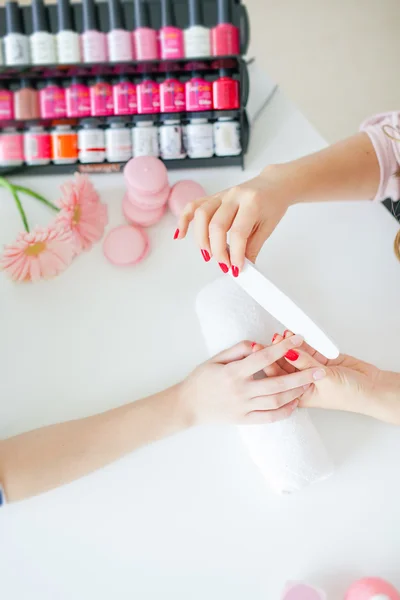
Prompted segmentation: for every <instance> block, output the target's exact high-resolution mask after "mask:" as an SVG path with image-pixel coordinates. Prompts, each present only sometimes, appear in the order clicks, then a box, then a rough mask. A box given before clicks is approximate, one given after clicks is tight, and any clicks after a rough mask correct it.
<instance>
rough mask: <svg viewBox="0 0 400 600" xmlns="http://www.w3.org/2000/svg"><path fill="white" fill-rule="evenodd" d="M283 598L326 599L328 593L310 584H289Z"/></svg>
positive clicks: (287, 599)
mask: <svg viewBox="0 0 400 600" xmlns="http://www.w3.org/2000/svg"><path fill="white" fill-rule="evenodd" d="M281 600H326V595H325V594H324V593H323V592H322V591H320V590H317V589H315V588H313V587H311V586H310V585H307V584H305V583H298V584H293V585H290V586H288V587H287V588H286V590H285V591H284V593H283V595H282V597H281Z"/></svg>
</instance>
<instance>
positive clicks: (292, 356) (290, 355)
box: [285, 350, 300, 362]
mask: <svg viewBox="0 0 400 600" xmlns="http://www.w3.org/2000/svg"><path fill="white" fill-rule="evenodd" d="M299 356H300V354H299V353H298V352H296V350H288V351H287V352H286V354H285V358H287V359H288V360H291V361H292V362H294V361H295V360H297V359H298V358H299Z"/></svg>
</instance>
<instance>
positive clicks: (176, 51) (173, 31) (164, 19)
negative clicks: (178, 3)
mask: <svg viewBox="0 0 400 600" xmlns="http://www.w3.org/2000/svg"><path fill="white" fill-rule="evenodd" d="M159 39H160V54H161V58H164V59H168V58H169V59H174V58H183V57H184V56H185V50H184V43H183V31H182V29H179V27H176V23H175V16H174V13H173V7H172V2H171V0H161V29H160V31H159Z"/></svg>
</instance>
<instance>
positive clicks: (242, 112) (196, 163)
mask: <svg viewBox="0 0 400 600" xmlns="http://www.w3.org/2000/svg"><path fill="white" fill-rule="evenodd" d="M145 1H146V2H147V3H148V4H149V8H150V16H151V25H152V27H153V28H154V29H157V30H158V29H159V27H160V23H161V13H160V3H159V2H156V1H153V0H145ZM231 3H232V5H231V13H232V23H233V24H234V25H236V26H237V27H238V28H239V32H240V52H241V55H235V56H210V57H199V58H181V59H178V60H176V59H175V60H173V61H170V60H152V61H137V60H135V61H129V62H124V63H111V62H107V63H92V64H84V63H81V64H72V65H64V64H63V65H46V66H40V65H26V66H18V67H15V66H3V65H2V66H0V83H2V82H3V83H7V85H10V87H11V88H12V87H13V86H15V87H18V84H19V83H20V81H21V80H26V79H29V80H32V81H34V82H35V83H36V82H37V83H39V82H43V80H47V79H56V80H57V81H59V82H60V81H61V82H63V85H65V84H66V82H67V81H69V80H70V79H71V78H73V77H82V78H84V79H88V80H90V79H93V78H95V77H98V76H101V77H104V78H109V79H110V81H114V80H116V79H118V77H119V76H121V75H128V76H131V77H132V80H133V81H134V80H135V79H140V78H141V77H142V76H143V74H151V76H152V77H153V78H155V79H156V80H160V81H162V80H163V78H165V74H166V73H167V72H168V73H171V74H173V75H174V77H176V78H177V79H179V80H181V81H183V82H185V81H187V80H188V79H190V76H191V73H192V72H193V71H196V72H198V73H199V74H200V75H201V77H203V78H204V79H206V80H209V81H214V80H216V79H217V78H218V74H219V70H220V69H222V68H223V69H229V71H230V73H231V76H232V77H233V78H235V79H238V80H239V84H240V106H239V108H238V109H237V110H234V111H232V110H229V111H216V110H213V111H207V112H205V111H204V112H203V111H201V112H200V111H199V112H195V113H194V112H193V113H188V112H179V113H170V117H171V119H180V121H181V122H182V124H185V123H186V122H188V121H189V119H190V118H193V117H194V116H196V117H203V118H206V119H208V120H209V121H211V122H212V121H216V120H217V119H218V118H220V117H223V116H225V115H227V116H229V117H231V118H232V117H233V118H235V120H237V121H238V122H239V125H240V138H241V139H240V141H241V153H240V154H239V155H237V156H212V157H210V158H183V159H173V160H165V161H164V162H165V165H166V167H167V168H168V169H182V168H186V169H191V168H209V167H225V166H240V167H242V168H244V156H245V154H246V151H247V148H248V143H249V136H250V126H249V121H248V118H247V114H246V104H247V100H248V96H249V77H248V70H247V65H246V62H245V60H244V59H243V55H244V54H245V53H246V51H247V48H248V44H249V37H250V30H249V21H248V16H247V11H246V8H245V6H244V5H243V4H242V3H241V0H231ZM173 4H174V11H175V18H176V24H177V26H178V27H182V28H183V29H184V28H185V27H186V26H187V22H188V10H187V2H185V1H184V0H173ZM71 6H72V8H73V11H74V18H75V23H76V27H77V31H78V33H81V30H82V7H81V5H80V4H79V3H78V4H72V5H71ZM122 7H123V13H124V17H125V23H126V28H127V29H129V30H132V29H133V2H132V0H122ZM97 8H98V18H99V24H100V29H101V30H102V31H104V32H107V3H106V2H99V3H98V4H97ZM202 9H203V18H204V25H205V26H207V27H210V28H211V27H213V26H214V25H215V23H216V22H217V0H203V2H202ZM47 10H48V11H49V21H50V25H51V30H52V32H53V33H55V32H56V30H57V7H56V5H48V6H47ZM22 16H23V21H24V24H25V32H26V33H27V34H28V35H29V34H30V30H31V22H30V19H31V15H30V7H29V6H27V7H22ZM4 21H5V15H4V8H3V7H0V36H3V35H4V31H3V30H2V29H3V26H4ZM162 114H163V115H165V113H162ZM160 116H161V114H158V113H157V114H153V115H150V117H154V118H155V121H156V122H157V120H158V118H159V117H160ZM132 117H133V116H126V117H123V119H124V121H125V122H126V123H132ZM164 118H165V117H164ZM96 120H98V121H100V123H101V125H100V126H104V127H105V126H106V125H107V123H108V117H100V118H99V117H96ZM61 121H62V122H63V123H65V124H69V125H72V126H74V127H79V119H68V118H65V119H64V118H63V119H61V120H60V119H57V121H56V122H57V124H59V123H60V122H61ZM29 124H32V122H26V121H20V120H13V121H1V120H0V133H1V131H2V130H3V129H4V128H6V127H15V128H17V129H18V130H25V129H26V127H27V125H29ZM35 124H38V125H42V126H44V127H45V128H49V129H51V128H52V127H53V124H54V121H52V120H46V119H35ZM124 165H125V163H114V162H113V163H111V162H110V163H109V162H104V163H93V164H92V163H80V162H76V163H73V164H53V163H50V164H47V165H27V164H23V165H18V166H3V167H1V166H0V175H3V176H5V175H12V174H18V175H55V174H70V173H73V172H76V171H79V172H82V173H115V172H120V171H121V170H122V169H123V167H124Z"/></svg>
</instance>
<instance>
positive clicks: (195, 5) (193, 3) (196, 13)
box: [189, 0, 203, 27]
mask: <svg viewBox="0 0 400 600" xmlns="http://www.w3.org/2000/svg"><path fill="white" fill-rule="evenodd" d="M194 25H203V14H202V10H201V5H200V2H199V0H189V27H193V26H194Z"/></svg>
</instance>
